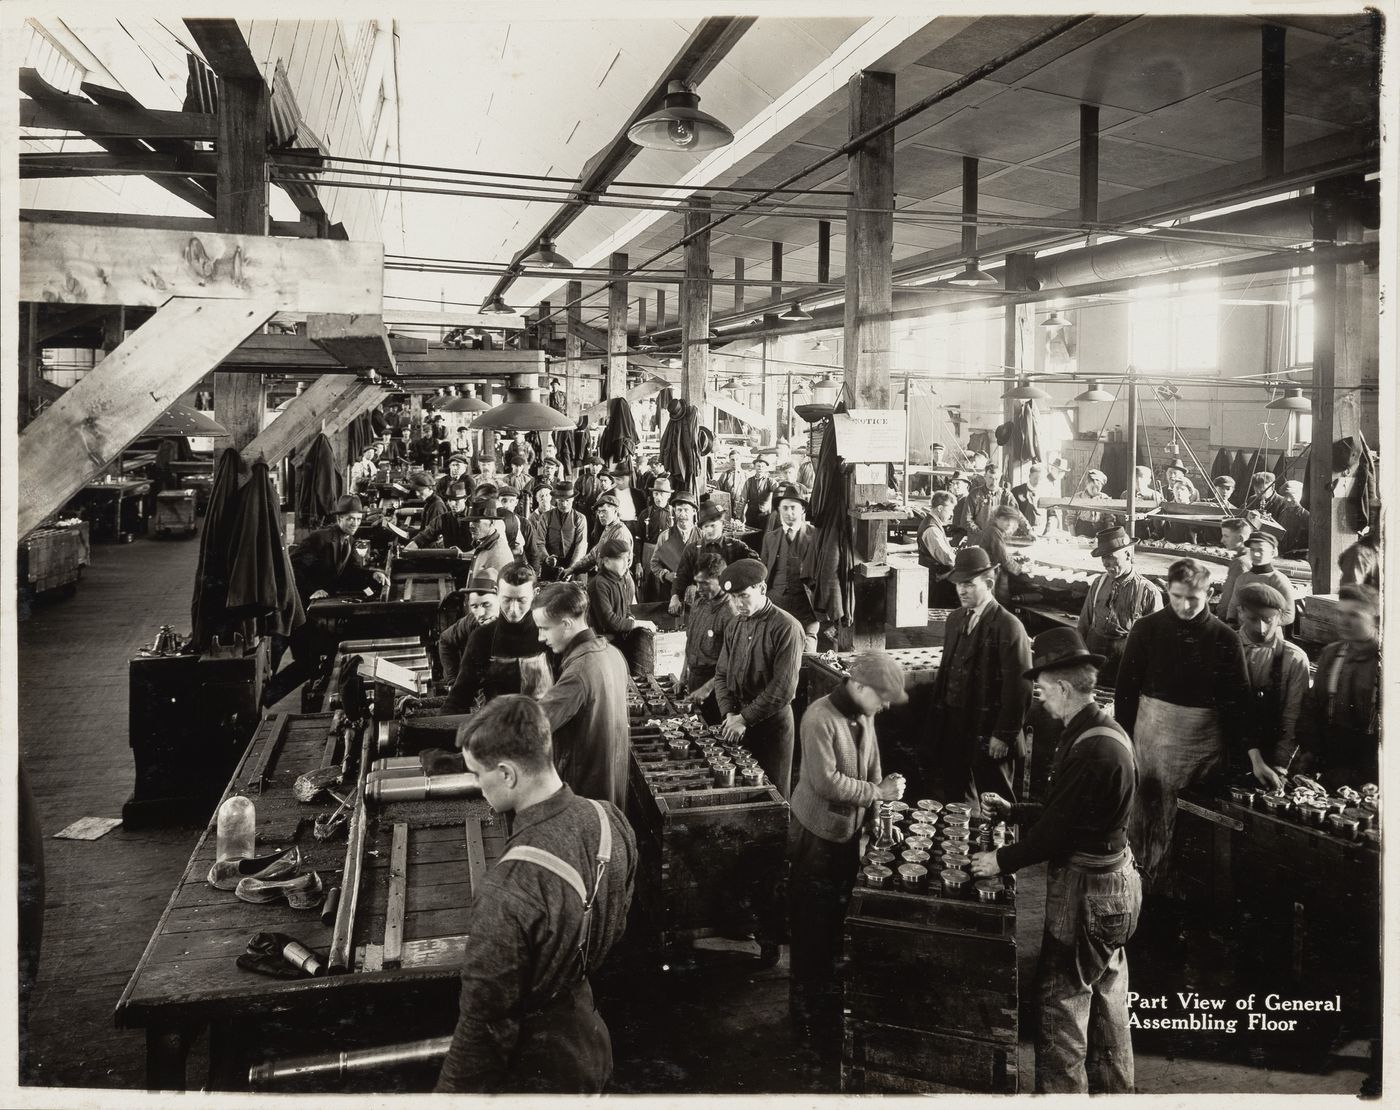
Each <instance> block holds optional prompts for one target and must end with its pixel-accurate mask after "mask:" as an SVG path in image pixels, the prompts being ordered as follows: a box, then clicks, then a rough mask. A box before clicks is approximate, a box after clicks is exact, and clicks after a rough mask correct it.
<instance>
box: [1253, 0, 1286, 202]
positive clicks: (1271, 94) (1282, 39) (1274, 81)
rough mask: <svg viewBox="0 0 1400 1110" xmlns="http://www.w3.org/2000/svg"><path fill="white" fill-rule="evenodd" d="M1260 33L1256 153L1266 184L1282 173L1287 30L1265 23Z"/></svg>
mask: <svg viewBox="0 0 1400 1110" xmlns="http://www.w3.org/2000/svg"><path fill="white" fill-rule="evenodd" d="M1260 30H1261V31H1262V33H1263V50H1262V59H1261V61H1260V67H1259V68H1260V79H1261V89H1260V93H1259V107H1260V120H1259V126H1260V130H1261V132H1262V134H1261V137H1260V144H1259V149H1260V151H1261V152H1262V155H1263V177H1264V179H1265V180H1266V181H1267V180H1269V179H1270V178H1275V177H1282V176H1283V169H1284V166H1283V151H1284V88H1285V81H1286V77H1285V75H1284V73H1285V68H1286V66H1287V59H1286V57H1285V43H1286V36H1287V34H1288V29H1287V28H1286V27H1283V26H1281V25H1280V24H1277V23H1266V24H1264V26H1263V27H1262V28H1260Z"/></svg>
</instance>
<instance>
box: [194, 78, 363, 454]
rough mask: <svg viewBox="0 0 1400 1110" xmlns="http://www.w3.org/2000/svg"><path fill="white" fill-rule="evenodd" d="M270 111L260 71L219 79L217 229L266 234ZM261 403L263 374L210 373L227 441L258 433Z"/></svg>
mask: <svg viewBox="0 0 1400 1110" xmlns="http://www.w3.org/2000/svg"><path fill="white" fill-rule="evenodd" d="M268 111H269V110H268V100H267V86H266V85H265V84H264V83H263V81H262V79H261V78H260V77H259V78H256V79H247V78H233V79H230V78H225V79H224V80H223V81H222V82H221V83H220V85H219V111H218V117H219V118H218V124H219V141H218V151H219V176H218V190H217V192H216V193H215V210H214V219H215V223H216V224H217V225H218V230H220V231H231V232H236V233H238V234H240V235H266V234H267V211H268V197H267V133H268V118H269V117H268ZM381 326H382V325H381ZM265 407H266V392H265V390H264V389H263V379H262V375H261V374H237V375H233V374H215V375H214V418H215V419H216V420H218V421H219V423H220V424H222V425H223V426H224V427H225V428H227V429H228V433H229V440H228V445H229V446H230V447H236V448H239V449H242V448H243V447H245V446H247V445H248V444H249V443H250V442H252V440H253V439H255V438H256V437H257V434H258V433H259V432H260V431H262V425H263V412H264V409H265Z"/></svg>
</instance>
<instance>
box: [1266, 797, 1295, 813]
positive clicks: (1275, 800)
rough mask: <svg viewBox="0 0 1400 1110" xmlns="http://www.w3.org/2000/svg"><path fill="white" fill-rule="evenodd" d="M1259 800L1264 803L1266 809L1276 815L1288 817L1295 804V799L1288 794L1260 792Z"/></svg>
mask: <svg viewBox="0 0 1400 1110" xmlns="http://www.w3.org/2000/svg"><path fill="white" fill-rule="evenodd" d="M1259 800H1260V801H1261V802H1263V803H1264V809H1265V810H1266V811H1268V812H1269V813H1271V814H1273V816H1275V817H1287V816H1288V811H1289V809H1291V808H1292V806H1293V800H1292V799H1291V798H1290V797H1289V796H1288V795H1287V794H1260V795H1259Z"/></svg>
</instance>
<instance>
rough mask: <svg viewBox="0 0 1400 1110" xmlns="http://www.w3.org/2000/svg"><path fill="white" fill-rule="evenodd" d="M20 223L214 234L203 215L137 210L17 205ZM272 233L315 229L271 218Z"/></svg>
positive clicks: (292, 234)
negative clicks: (163, 213) (87, 210)
mask: <svg viewBox="0 0 1400 1110" xmlns="http://www.w3.org/2000/svg"><path fill="white" fill-rule="evenodd" d="M19 218H20V222H21V223H31V224H75V225H77V226H79V227H135V228H144V229H146V230H147V231H185V232H190V233H191V234H194V235H213V234H215V223H214V221H213V220H211V219H208V218H206V217H204V216H148V215H146V214H145V213H139V212H78V211H76V210H75V211H63V210H59V209H56V208H21V209H20V210H19ZM269 231H270V233H271V234H273V235H280V236H283V237H284V238H291V239H314V238H316V229H315V228H314V227H313V226H312V225H311V224H309V223H306V222H294V221H292V220H273V221H272V222H271V224H270V226H269Z"/></svg>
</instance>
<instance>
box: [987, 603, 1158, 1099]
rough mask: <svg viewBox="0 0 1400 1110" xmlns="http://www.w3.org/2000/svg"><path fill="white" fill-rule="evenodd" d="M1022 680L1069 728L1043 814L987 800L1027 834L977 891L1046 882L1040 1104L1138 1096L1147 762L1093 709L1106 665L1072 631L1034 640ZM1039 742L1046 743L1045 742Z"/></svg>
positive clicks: (992, 862) (990, 811)
mask: <svg viewBox="0 0 1400 1110" xmlns="http://www.w3.org/2000/svg"><path fill="white" fill-rule="evenodd" d="M1031 663H1032V665H1031V666H1030V667H1029V668H1027V669H1026V670H1025V671H1024V672H1023V676H1022V677H1024V678H1025V679H1026V680H1028V681H1032V682H1035V683H1036V684H1037V685H1038V687H1039V689H1040V697H1041V701H1042V703H1043V705H1044V708H1045V709H1046V711H1047V712H1048V713H1049V715H1050V716H1051V717H1053V718H1054V719H1055V720H1056V721H1058V722H1059V723H1060V725H1061V732H1060V735H1059V743H1058V744H1057V746H1056V748H1055V756H1054V769H1053V771H1052V773H1051V777H1050V790H1049V793H1048V795H1047V796H1046V799H1045V802H1044V804H1043V805H1028V804H1023V805H1015V804H1013V803H1012V802H1011V800H1010V799H1008V798H1006V797H1005V796H1002V795H999V794H996V793H988V794H984V795H983V796H982V799H981V801H982V808H983V811H984V812H985V813H986V815H987V816H988V818H989V819H991V820H994V821H1008V822H1012V823H1016V824H1019V825H1021V827H1022V829H1023V830H1024V831H1023V832H1022V835H1021V837H1020V839H1019V840H1018V841H1017V842H1016V843H1014V844H1007V845H1005V846H1004V847H1001V848H997V849H995V850H994V851H990V852H977V853H975V854H974V855H973V857H972V873H973V875H974V876H975V877H977V878H978V879H990V878H994V877H996V876H998V875H1010V874H1013V873H1015V872H1017V871H1020V870H1022V869H1024V868H1026V867H1028V866H1030V865H1032V864H1036V863H1041V862H1045V863H1048V864H1049V868H1048V870H1047V872H1046V879H1045V884H1046V889H1045V904H1046V914H1045V929H1044V933H1043V936H1042V939H1041V943H1040V959H1039V962H1038V963H1037V966H1036V974H1035V992H1036V1000H1037V1003H1038V1018H1039V1020H1038V1023H1037V1029H1036V1038H1035V1091H1036V1093H1037V1094H1067V1093H1075V1094H1086V1093H1095V1094H1126V1093H1129V1092H1131V1091H1132V1090H1133V1042H1132V1033H1131V1031H1130V1026H1129V1011H1128V956H1127V951H1126V947H1125V946H1126V945H1127V943H1128V940H1129V938H1131V937H1132V935H1133V933H1134V931H1135V930H1136V929H1137V921H1138V915H1139V914H1140V913H1141V911H1142V881H1141V879H1140V878H1139V877H1138V873H1137V869H1136V868H1135V866H1134V863H1133V852H1132V848H1131V847H1130V846H1129V842H1128V819H1129V815H1130V814H1131V813H1132V811H1133V804H1134V796H1135V792H1136V764H1137V759H1136V757H1135V753H1134V751H1133V746H1132V743H1131V742H1130V741H1129V739H1128V737H1127V734H1126V733H1125V732H1124V731H1123V729H1122V728H1121V727H1119V725H1118V723H1117V722H1116V721H1115V720H1114V719H1113V718H1112V717H1110V716H1109V715H1108V714H1107V713H1105V712H1104V711H1103V710H1102V709H1100V708H1099V707H1098V705H1097V703H1096V702H1095V700H1094V687H1095V686H1096V685H1097V683H1098V669H1099V667H1100V666H1101V665H1102V664H1103V656H1102V655H1099V654H1097V653H1096V652H1092V651H1090V650H1089V649H1088V648H1087V647H1086V646H1085V644H1084V641H1083V640H1081V639H1080V637H1079V634H1078V633H1077V632H1076V631H1075V630H1074V629H1072V628H1054V629H1051V630H1050V631H1048V632H1042V633H1041V634H1040V635H1039V636H1037V637H1036V638H1035V644H1034V646H1033V648H1032V652H1031ZM1037 739H1039V737H1037Z"/></svg>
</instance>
